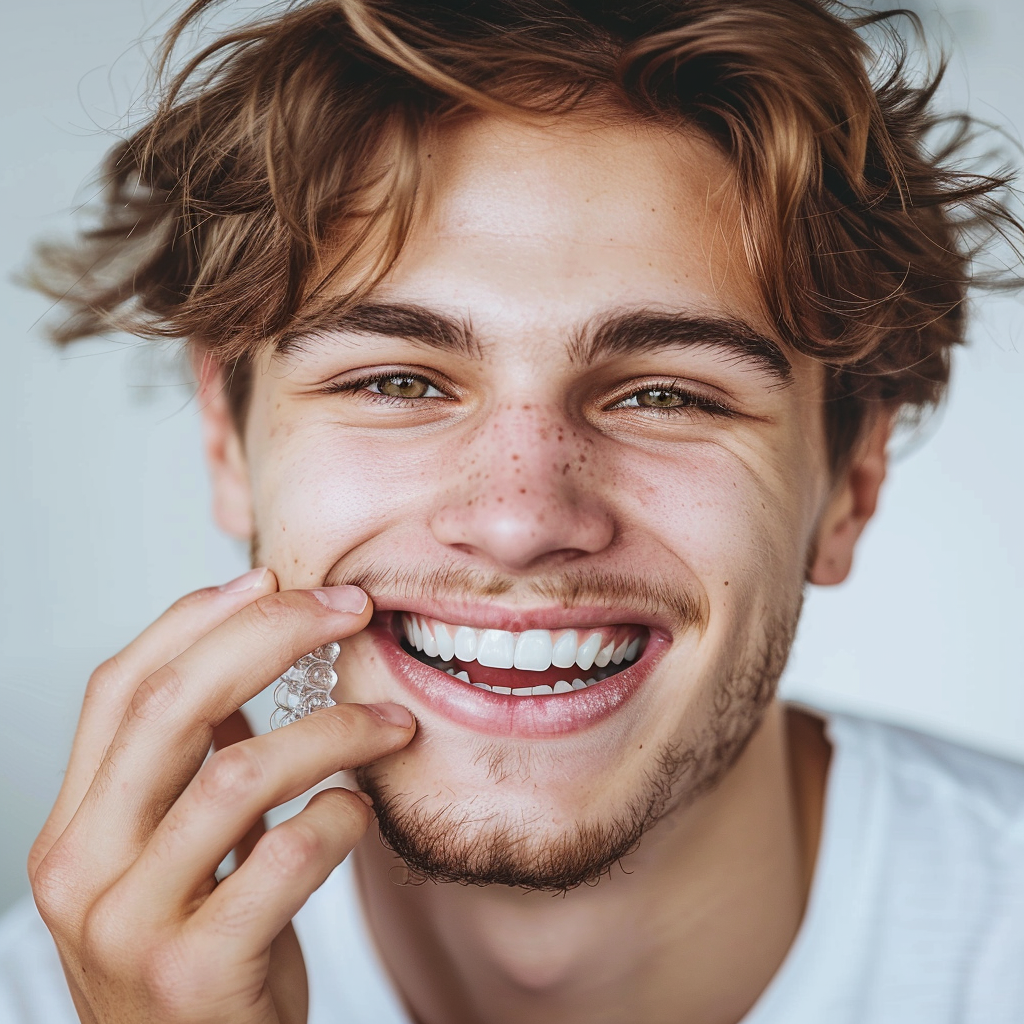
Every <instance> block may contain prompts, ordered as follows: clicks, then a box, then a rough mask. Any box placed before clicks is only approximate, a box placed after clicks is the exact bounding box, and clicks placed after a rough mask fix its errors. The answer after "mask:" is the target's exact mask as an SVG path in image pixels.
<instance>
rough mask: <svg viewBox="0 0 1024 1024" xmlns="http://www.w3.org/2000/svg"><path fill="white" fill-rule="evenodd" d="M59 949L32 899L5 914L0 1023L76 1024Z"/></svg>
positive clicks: (0, 929) (0, 942) (0, 922)
mask: <svg viewBox="0 0 1024 1024" xmlns="http://www.w3.org/2000/svg"><path fill="white" fill-rule="evenodd" d="M77 1020H78V1014H77V1013H75V1008H74V1004H73V1003H72V1001H71V996H70V995H69V994H68V990H67V985H66V984H65V981H64V972H63V970H62V969H61V966H60V959H59V957H58V956H57V950H56V949H55V948H54V945H53V940H52V939H51V938H50V933H49V932H48V931H47V930H46V926H45V925H44V924H43V922H42V921H41V920H40V918H39V914H38V913H37V912H36V908H35V904H33V902H32V900H31V899H29V898H28V897H25V898H23V899H21V900H19V901H18V902H17V903H15V905H14V906H13V907H12V908H11V909H10V910H9V911H8V912H7V913H6V914H4V915H3V916H2V917H0V1024H65V1022H67V1024H75V1022H77Z"/></svg>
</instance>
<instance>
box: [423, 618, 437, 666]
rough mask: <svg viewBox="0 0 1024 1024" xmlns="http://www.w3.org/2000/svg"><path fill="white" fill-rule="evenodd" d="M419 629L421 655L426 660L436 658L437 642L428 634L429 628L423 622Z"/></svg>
mask: <svg viewBox="0 0 1024 1024" xmlns="http://www.w3.org/2000/svg"><path fill="white" fill-rule="evenodd" d="M421 629H422V633H423V653H424V654H425V655H426V656H427V657H428V658H436V657H437V641H436V640H435V639H434V634H433V633H431V632H430V627H429V626H428V625H427V624H426V623H425V622H424V623H423V626H422V627H421Z"/></svg>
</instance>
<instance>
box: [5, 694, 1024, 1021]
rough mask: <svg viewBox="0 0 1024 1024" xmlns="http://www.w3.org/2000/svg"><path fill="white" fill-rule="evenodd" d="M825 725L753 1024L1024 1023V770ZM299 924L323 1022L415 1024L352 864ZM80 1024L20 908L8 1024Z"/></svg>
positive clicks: (880, 730) (45, 945)
mask: <svg viewBox="0 0 1024 1024" xmlns="http://www.w3.org/2000/svg"><path fill="white" fill-rule="evenodd" d="M827 720H828V732H829V737H830V739H831V740H832V743H833V756H832V764H831V768H830V771H829V779H828V787H827V797H826V806H825V819H824V824H823V832H822V837H821V845H820V850H819V857H818V864H817V869H816V872H815V878H814V883H813V887H812V890H811V896H810V902H809V904H808V907H807V912H806V914H805V916H804V921H803V923H802V925H801V927H800V931H799V933H798V935H797V938H796V941H795V942H794V944H793V946H792V948H791V949H790V951H789V954H788V956H787V957H786V960H785V961H784V963H783V964H782V967H781V968H780V969H779V971H778V973H777V974H776V976H775V977H774V979H773V980H772V981H771V983H770V984H769V986H768V988H767V989H766V990H765V991H764V993H763V994H762V996H761V998H760V999H759V1000H758V1002H757V1004H756V1005H755V1006H754V1008H753V1009H752V1010H751V1011H750V1013H749V1014H748V1015H747V1016H746V1017H745V1018H744V1020H743V1022H742V1024H1024V765H1021V764H1016V763H1013V762H1010V761H1004V760H1001V759H999V758H995V757H990V756H988V755H985V754H980V753H977V752H974V751H970V750H966V749H963V748H961V747H958V746H955V745H952V744H950V743H945V742H943V741H941V740H936V739H933V738H930V737H927V736H924V735H921V734H919V733H914V732H910V731H907V730H904V729H898V728H894V727H892V726H887V725H883V724H881V723H878V722H873V721H869V720H866V719H862V718H855V717H853V716H849V715H840V714H829V715H827ZM295 926H296V930H297V932H298V935H299V939H300V942H301V943H302V947H303V950H304V952H305V956H306V961H307V965H308V970H309V979H310V997H311V999H310V1024H409V1018H408V1016H407V1014H406V1013H405V1011H404V1009H403V1007H402V1004H401V1002H400V1000H399V999H398V997H397V996H396V994H395V992H394V990H393V989H392V987H391V984H390V982H389V981H388V978H387V976H386V975H385V973H384V970H383V968H382V966H381V964H380V961H379V960H378V958H377V955H376V953H375V950H374V945H373V942H372V940H371V938H370V936H369V934H368V931H367V927H366V924H365V922H364V920H363V916H362V911H361V909H360V905H359V901H358V897H357V895H356V889H355V884H354V879H353V877H352V872H351V870H350V869H349V867H348V865H347V864H342V865H341V867H339V868H338V869H337V870H336V871H335V872H334V873H333V874H332V875H331V877H330V878H329V879H328V880H327V882H326V883H325V884H324V885H323V886H322V887H321V888H320V889H319V890H318V891H317V892H316V893H315V894H314V895H313V896H312V898H311V899H310V900H309V901H308V903H307V904H306V906H305V907H304V908H303V910H302V911H301V912H300V913H299V915H298V916H297V918H296V920H295ZM76 1020H77V1018H76V1016H75V1012H74V1009H73V1007H72V1004H71V1000H70V998H69V997H68V995H67V992H66V989H65V987H64V980H63V974H62V973H61V968H60V964H59V962H58V960H57V956H56V954H55V952H54V949H53V946H52V943H51V942H50V938H49V935H48V933H47V931H46V929H45V927H44V926H43V924H42V923H41V921H40V920H39V918H38V916H37V915H36V912H35V909H34V906H33V905H32V903H31V902H30V901H28V900H26V901H23V902H21V903H20V904H18V905H17V906H15V907H14V909H13V910H12V911H11V912H10V913H9V914H8V915H7V916H6V918H4V919H3V921H2V923H0V1024H75V1022H76ZM623 1024H631V1022H625V1021H624V1022H623Z"/></svg>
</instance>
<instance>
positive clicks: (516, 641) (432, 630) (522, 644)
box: [401, 613, 643, 697]
mask: <svg viewBox="0 0 1024 1024" xmlns="http://www.w3.org/2000/svg"><path fill="white" fill-rule="evenodd" d="M401 622H402V628H403V631H404V633H405V639H406V642H407V643H408V644H409V647H410V648H414V649H415V650H417V651H422V652H423V654H424V655H425V656H426V657H428V658H437V659H440V661H441V662H442V664H441V665H438V666H436V667H438V668H440V669H442V670H443V671H446V672H447V673H448V675H450V676H455V677H456V678H458V679H460V680H461V681H462V682H464V683H470V684H471V685H473V686H478V687H479V688H480V689H487V690H490V691H491V692H493V693H510V694H514V695H515V696H517V697H518V696H527V695H530V694H537V695H542V694H548V693H568V692H569V691H570V690H580V689H583V688H585V687H586V686H590V685H593V683H594V682H595V681H598V680H595V679H587V680H585V681H584V680H582V679H579V678H577V679H574V680H573V681H572V682H571V683H570V682H569V681H568V680H560V681H559V682H558V683H557V684H555V686H554V687H552V686H548V685H547V684H541V686H540V687H539V688H538V687H537V686H533V687H526V686H520V687H516V689H515V690H513V689H511V688H510V687H502V686H496V687H492V686H487V685H486V684H484V683H479V684H478V683H473V682H472V680H471V679H470V677H469V674H468V673H467V672H466V671H464V670H463V671H459V672H456V671H455V669H454V666H451V665H450V664H449V665H448V666H446V665H445V664H443V663H444V662H448V663H450V662H452V661H453V660H458V661H461V662H470V661H476V662H479V664H481V665H484V666H486V667H487V668H498V669H511V668H516V669H519V670H520V671H525V672H544V671H547V670H548V669H549V668H551V667H552V666H555V667H556V668H573V667H577V666H578V667H579V669H580V670H581V671H582V672H583V673H586V672H587V671H588V670H589V669H590V668H592V667H593V668H594V669H595V670H596V669H604V668H606V667H607V666H608V665H609V664H614V665H621V664H622V662H623V661H630V662H631V661H634V660H635V659H636V657H637V655H638V654H639V652H640V646H641V644H642V643H643V639H642V637H639V636H636V637H633V639H632V640H622V641H621V642H619V643H618V644H616V643H615V638H614V636H613V637H612V639H610V640H608V641H607V642H605V643H604V646H602V643H603V642H604V641H605V638H606V637H607V632H606V631H604V630H600V631H595V632H591V633H589V635H585V634H582V633H581V632H580V631H579V630H575V629H566V630H559V631H557V632H556V633H553V632H552V631H550V630H546V629H527V630H524V631H523V632H522V633H512V632H509V631H508V630H504V629H473V628H472V627H471V626H451V625H448V624H446V623H443V622H437V621H436V620H427V619H426V618H423V617H421V616H419V615H412V614H410V613H406V614H404V615H402V619H401ZM581 635H585V639H584V641H583V643H581V644H577V641H578V640H579V638H580V636H581ZM620 635H621V634H620ZM554 637H557V639H554ZM596 674H597V675H599V676H600V678H601V679H604V678H605V677H606V676H607V675H608V674H609V673H608V672H600V673H596Z"/></svg>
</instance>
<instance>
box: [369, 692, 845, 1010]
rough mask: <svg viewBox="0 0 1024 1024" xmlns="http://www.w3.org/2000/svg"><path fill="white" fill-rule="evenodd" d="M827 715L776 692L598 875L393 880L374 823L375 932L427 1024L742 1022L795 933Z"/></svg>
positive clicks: (808, 865) (807, 877)
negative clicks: (535, 887)
mask: <svg viewBox="0 0 1024 1024" xmlns="http://www.w3.org/2000/svg"><path fill="white" fill-rule="evenodd" d="M827 764H828V746H827V742H826V741H825V739H824V736H823V734H822V732H821V729H820V723H818V722H817V720H816V719H811V718H809V717H808V716H806V715H803V714H802V713H800V712H796V711H792V710H790V711H788V712H787V710H786V709H785V708H784V707H783V706H782V705H780V704H775V705H773V707H772V708H771V709H770V710H769V712H768V714H767V715H766V716H765V720H764V722H763V723H762V725H761V726H760V728H759V729H758V731H757V732H756V733H755V735H754V736H753V737H752V739H751V741H750V743H749V744H748V745H747V747H746V749H745V750H744V752H743V754H742V755H741V757H740V758H739V760H738V761H737V762H736V764H735V766H734V767H733V768H732V770H731V771H730V772H729V774H728V775H727V776H726V778H725V779H724V780H723V781H722V783H721V784H720V785H719V786H718V787H717V788H716V789H715V790H714V791H713V792H711V793H709V794H706V795H705V796H703V797H702V798H701V799H700V800H698V801H697V802H696V803H694V804H692V805H690V806H689V807H686V808H685V809H682V810H680V811H677V812H674V813H672V814H670V815H668V816H667V817H666V818H665V819H663V820H662V821H661V822H659V823H658V825H657V827H656V828H654V829H653V830H652V831H651V832H650V833H649V834H648V835H647V836H645V838H644V841H643V843H642V844H641V846H640V848H639V849H638V850H637V851H636V852H635V853H633V854H631V855H630V856H629V857H628V858H626V860H625V861H623V863H622V869H621V870H618V869H615V870H613V871H612V873H611V875H610V876H608V877H606V878H602V880H601V881H600V883H599V884H597V885H595V886H582V887H580V888H578V889H574V890H572V891H570V892H569V893H567V894H566V895H565V896H564V897H563V896H556V897H552V896H551V895H550V894H545V893H524V892H521V891H519V890H515V889H509V888H506V887H499V886H487V887H473V886H468V887H467V886H458V885H436V884H433V883H426V884H424V885H396V884H395V878H396V877H398V878H399V879H400V878H401V874H402V868H401V862H400V861H399V860H398V859H397V858H395V857H394V855H393V854H391V853H389V852H388V851H387V850H385V849H384V848H383V846H382V845H381V844H380V842H379V841H378V840H377V837H376V836H375V835H371V836H370V837H368V838H367V840H365V841H364V842H363V843H361V844H360V846H359V847H358V848H357V850H356V853H355V854H354V856H355V858H356V869H357V875H358V877H359V881H360V888H361V892H362V897H363V900H364V904H365V907H366V912H367V917H368V920H369V923H370V927H371V930H372V932H373V934H374V936H375V938H376V940H377V945H378V949H379V950H380V953H381V956H382V959H383V961H384V963H385V966H386V967H387V969H388V971H389V973H390V974H391V977H392V979H393V981H394V982H395V984H396V986H397V988H398V990H399V991H400V992H401V993H402V995H403V996H404V998H405V1001H406V1004H407V1006H409V1008H410V1010H411V1012H412V1014H413V1016H414V1017H415V1019H416V1020H418V1021H419V1022H421V1024H441V1022H445V1024H506V1022H507V1024H511V1022H513V1021H517V1022H518V1021H522V1020H530V1021H532V1022H536V1024H548V1022H549V1021H550V1022H552V1024H553V1022H555V1021H558V1022H559V1024H575V1022H577V1021H578V1022H581V1024H582V1022H583V1021H588V1022H592V1021H599V1020H630V1019H632V1020H644V1021H647V1022H650V1024H655V1022H659V1024H660V1022H665V1024H668V1022H670V1021H671V1022H677V1021H679V1020H686V1021H687V1022H689V1024H737V1022H739V1021H740V1020H741V1019H742V1017H743V1016H744V1015H745V1014H746V1012H747V1011H748V1010H749V1009H750V1007H751V1006H752V1005H753V1003H754V1002H755V1001H756V1000H757V998H758V996H759V995H760V993H761V992H762V991H763V990H764V988H765V986H766V985H767V984H768V982H769V981H770V979H771V977H772V975H773V974H774V973H775V972H776V971H777V970H778V968H779V966H780V964H781V963H782V961H783V959H784V958H785V955H786V953H787V951H788V949H789V947H790V945H791V944H792V941H793V939H794V937H795V935H796V932H797V929H798V927H799V924H800V920H801V918H802V915H803V911H804V906H805V904H806V901H807V894H808V891H809V888H810V882H811V879H812V877H813V866H814V858H815V856H816V850H817V840H818V833H819V831H820V818H821V806H822V801H823V793H824V778H825V774H826V771H827Z"/></svg>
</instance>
